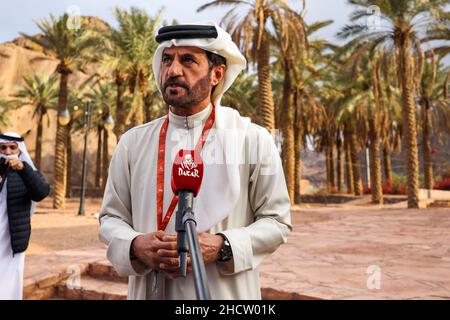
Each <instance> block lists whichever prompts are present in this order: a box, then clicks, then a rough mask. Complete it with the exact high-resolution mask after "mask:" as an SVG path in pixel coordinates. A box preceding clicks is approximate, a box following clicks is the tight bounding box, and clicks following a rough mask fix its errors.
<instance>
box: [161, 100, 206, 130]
mask: <svg viewBox="0 0 450 320" xmlns="http://www.w3.org/2000/svg"><path fill="white" fill-rule="evenodd" d="M211 110H212V104H209V105H208V106H207V107H206V108H205V109H203V110H202V111H200V112H197V113H195V114H193V115H190V116H179V115H176V114H175V113H173V112H172V111H171V110H170V109H169V123H170V124H171V125H173V126H175V127H177V128H182V129H192V128H195V127H197V126H200V125H203V124H204V123H205V122H206V119H208V117H209V115H210V114H211Z"/></svg>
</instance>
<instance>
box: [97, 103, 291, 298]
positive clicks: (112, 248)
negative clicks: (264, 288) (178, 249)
mask: <svg viewBox="0 0 450 320" xmlns="http://www.w3.org/2000/svg"><path fill="white" fill-rule="evenodd" d="M220 108H224V109H222V112H228V113H229V114H233V116H236V117H240V116H239V115H238V114H237V113H236V112H235V111H233V110H231V109H229V108H226V107H220ZM211 109H212V108H211V106H209V107H208V108H206V109H204V110H203V111H201V112H199V113H197V114H194V115H192V116H189V117H181V116H177V115H174V114H173V113H171V112H169V127H168V131H167V139H166V152H165V177H164V179H165V180H164V201H163V214H165V213H166V212H167V208H168V206H169V204H170V201H171V199H172V196H173V192H172V190H171V186H170V177H171V170H172V163H173V159H174V157H175V154H176V153H177V151H178V150H179V149H181V148H184V149H193V147H194V145H195V143H196V142H197V140H198V137H199V136H200V134H201V128H202V127H203V125H204V123H205V121H206V119H207V118H208V116H209V114H210V112H211ZM163 122H164V118H160V119H156V120H154V121H152V122H149V123H147V124H145V125H142V126H138V127H136V128H133V129H131V130H129V131H128V132H127V133H125V134H124V135H123V136H122V137H121V139H120V141H119V144H118V145H117V147H116V150H115V152H114V155H113V158H112V159H111V164H110V168H109V177H108V181H107V185H106V189H105V194H104V199H103V204H102V209H101V211H100V238H101V240H102V241H104V242H105V243H106V244H107V245H108V251H107V256H108V259H109V260H110V261H111V263H112V264H113V266H114V267H115V268H116V270H117V271H118V272H119V274H121V275H123V276H129V288H128V298H129V299H195V298H196V294H195V287H194V279H193V275H192V274H188V276H187V277H186V278H177V279H174V280H171V279H169V278H166V277H165V276H164V274H163V273H161V272H158V273H155V272H153V271H151V269H148V268H146V267H145V266H143V265H142V264H140V263H139V262H135V261H133V262H131V261H130V255H129V252H130V246H131V242H132V240H133V239H134V238H135V237H136V236H138V235H140V234H143V233H149V232H154V231H156V230H157V222H156V212H152V211H151V210H149V208H154V207H155V205H154V202H155V201H156V191H155V190H156V188H155V185H156V163H157V157H158V147H157V146H158V141H159V132H160V129H161V126H162V123H163ZM197 127H198V128H197ZM195 128H197V130H195ZM213 128H214V127H213ZM245 135H246V136H245V141H246V144H245V146H246V147H244V148H243V150H242V153H241V154H239V157H241V158H242V159H249V158H251V156H250V153H252V152H256V153H257V157H258V159H265V158H270V157H272V158H274V159H276V161H275V162H273V164H272V166H273V167H272V168H267V167H265V168H263V166H262V164H261V163H260V162H257V163H250V162H249V161H247V162H246V161H241V163H242V164H241V165H239V171H238V174H239V177H236V178H237V179H239V183H240V186H241V188H240V193H239V197H238V200H237V202H236V203H235V205H234V207H233V209H232V210H231V211H230V212H229V214H228V217H226V218H225V219H223V220H222V221H220V222H219V223H217V224H215V225H214V226H212V227H211V228H209V230H208V231H209V232H210V233H218V232H221V233H223V234H225V235H226V237H227V238H228V239H229V242H230V244H231V248H232V251H233V259H232V260H230V261H228V262H215V263H210V264H208V265H206V273H207V279H208V284H209V288H210V292H211V297H212V298H213V299H260V298H261V292H260V284H259V265H260V263H261V262H262V260H263V259H264V258H265V257H266V256H268V255H270V254H271V253H272V252H274V251H275V250H276V249H277V248H278V246H279V245H280V244H282V243H284V242H286V238H287V235H288V233H289V231H290V229H291V224H290V223H291V220H290V200H289V196H288V192H287V188H286V183H285V179H284V174H283V169H282V166H281V160H280V158H279V155H278V150H277V148H276V146H275V144H274V142H273V139H272V136H271V135H270V134H269V132H268V131H267V130H266V129H264V128H262V127H259V126H257V125H255V124H250V125H249V127H248V130H247V131H246V133H245ZM261 141H263V142H264V144H266V145H269V148H262V147H260V146H259V145H258V143H260V142H261ZM204 148H205V150H206V149H207V148H208V142H207V143H206V144H205V147H204ZM255 150H256V151H255ZM242 159H241V160H242ZM264 170H266V171H267V170H268V171H267V172H269V171H272V173H273V174H264V173H263V172H262V171H264ZM217 183H220V181H218V182H217ZM220 187H221V188H222V189H223V192H224V193H225V192H226V189H227V185H223V186H220ZM201 188H204V189H205V190H208V185H205V184H204V183H203V184H202V186H201ZM206 194H207V192H206ZM152 202H153V203H152ZM216 205H217V206H220V205H221V204H220V203H217V204H216ZM175 212H176V209H175V211H174V214H173V216H172V218H171V219H170V222H169V224H168V226H167V229H166V231H167V232H174V231H175V227H174V226H175ZM194 212H195V201H194ZM197 219H199V218H198V217H197Z"/></svg>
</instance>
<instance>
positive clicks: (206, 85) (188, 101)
mask: <svg viewBox="0 0 450 320" xmlns="http://www.w3.org/2000/svg"><path fill="white" fill-rule="evenodd" d="M171 84H176V85H179V86H180V87H182V88H184V90H185V91H186V93H185V94H183V95H181V96H174V95H172V94H170V91H171V90H174V91H175V90H177V91H179V90H180V88H177V89H171V88H170V85H171ZM211 87H212V86H211V71H209V72H208V74H207V75H206V76H204V77H203V78H201V79H200V80H198V81H197V82H196V83H195V84H194V85H193V86H192V88H191V87H190V86H189V85H188V84H187V83H186V82H183V81H181V80H179V79H178V78H177V77H172V78H169V79H167V80H166V82H165V83H164V85H163V99H164V101H165V102H166V103H167V104H168V105H170V106H172V107H177V108H189V107H191V106H194V105H196V104H198V103H200V102H202V101H203V100H205V99H206V98H207V97H208V96H209V95H210V94H211ZM181 90H182V89H181ZM175 94H176V93H175Z"/></svg>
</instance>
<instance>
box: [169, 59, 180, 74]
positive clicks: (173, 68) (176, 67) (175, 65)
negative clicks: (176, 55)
mask: <svg viewBox="0 0 450 320" xmlns="http://www.w3.org/2000/svg"><path fill="white" fill-rule="evenodd" d="M167 75H168V76H169V77H179V76H181V75H183V68H182V66H181V64H180V63H179V62H178V61H177V59H174V60H173V61H172V63H171V64H170V67H169V70H167Z"/></svg>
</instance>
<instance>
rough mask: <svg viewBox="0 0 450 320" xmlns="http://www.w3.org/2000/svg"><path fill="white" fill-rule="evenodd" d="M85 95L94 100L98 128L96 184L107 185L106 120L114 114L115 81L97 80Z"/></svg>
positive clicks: (94, 124)
mask: <svg viewBox="0 0 450 320" xmlns="http://www.w3.org/2000/svg"><path fill="white" fill-rule="evenodd" d="M85 97H86V98H87V99H89V100H90V101H91V102H92V105H93V106H94V112H93V117H92V125H93V126H94V127H96V129H97V161H96V175H95V177H96V178H95V186H96V187H102V188H104V186H105V185H106V180H107V177H108V167H109V149H108V139H109V132H108V130H107V128H106V127H105V122H106V120H107V119H108V117H109V116H113V115H114V111H115V107H114V105H115V101H116V92H115V91H114V90H113V83H109V82H105V81H102V80H101V79H99V80H97V81H96V82H95V83H94V85H93V86H92V87H91V90H90V92H88V93H87V94H85Z"/></svg>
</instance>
